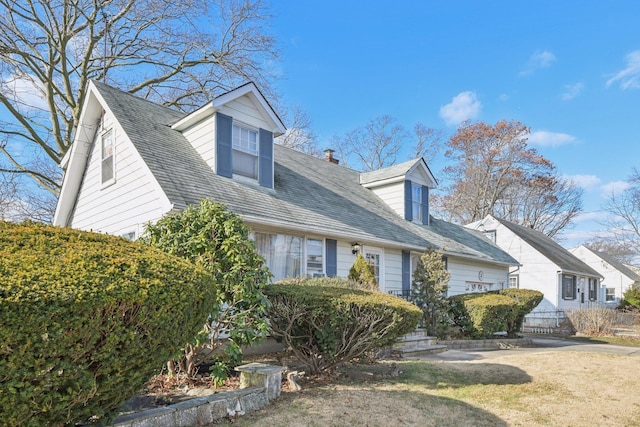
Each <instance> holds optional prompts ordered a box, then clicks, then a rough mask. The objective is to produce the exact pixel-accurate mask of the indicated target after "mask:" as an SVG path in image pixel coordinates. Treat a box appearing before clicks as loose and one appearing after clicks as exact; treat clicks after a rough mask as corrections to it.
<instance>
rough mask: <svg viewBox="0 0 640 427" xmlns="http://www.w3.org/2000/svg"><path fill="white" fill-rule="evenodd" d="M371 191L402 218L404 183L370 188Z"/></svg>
mask: <svg viewBox="0 0 640 427" xmlns="http://www.w3.org/2000/svg"><path fill="white" fill-rule="evenodd" d="M371 191H373V193H374V194H375V195H376V196H378V197H380V199H382V201H383V202H385V203H386V204H387V205H388V206H389V207H390V208H391V209H393V210H394V211H395V212H396V213H397V214H398V215H400V216H401V217H402V218H404V181H400V182H395V183H393V184H387V185H381V186H379V187H375V188H372V189H371Z"/></svg>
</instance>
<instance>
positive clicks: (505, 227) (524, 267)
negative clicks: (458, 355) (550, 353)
mask: <svg viewBox="0 0 640 427" xmlns="http://www.w3.org/2000/svg"><path fill="white" fill-rule="evenodd" d="M466 227H468V228H471V229H474V230H478V231H481V232H483V233H484V234H485V236H487V237H488V238H489V239H491V240H493V241H494V242H495V243H496V244H497V245H498V246H500V247H501V248H502V249H504V250H505V251H506V252H508V253H509V254H510V255H511V256H512V257H514V258H515V259H517V260H518V262H519V263H520V264H521V265H520V266H519V267H515V268H512V269H511V271H510V273H509V287H511V288H521V289H534V290H537V291H540V292H542V293H543V294H544V299H543V301H542V302H541V303H540V304H539V305H538V306H537V307H536V308H535V309H534V310H533V311H532V312H531V314H530V315H529V316H527V318H526V320H525V326H541V327H556V326H559V325H558V322H559V320H560V318H562V317H564V315H563V312H564V311H566V310H573V309H578V308H587V307H590V306H592V305H595V304H598V303H601V302H603V301H604V297H605V295H604V289H603V288H602V286H601V285H600V280H601V279H602V276H601V275H600V273H598V272H597V271H596V270H595V269H593V268H591V267H590V266H589V265H587V264H586V263H584V262H583V261H581V260H580V259H578V258H577V257H576V256H574V255H573V254H572V253H571V252H569V251H568V250H567V249H565V248H563V247H562V246H560V245H559V244H558V243H556V242H555V241H553V240H552V239H550V238H549V237H547V236H546V235H545V234H543V233H541V232H539V231H536V230H533V229H531V228H527V227H523V226H521V225H517V224H514V223H512V222H509V221H506V220H503V219H499V218H495V217H493V216H491V215H488V216H486V217H485V218H484V219H482V220H480V221H476V222H473V223H471V224H468V225H466Z"/></svg>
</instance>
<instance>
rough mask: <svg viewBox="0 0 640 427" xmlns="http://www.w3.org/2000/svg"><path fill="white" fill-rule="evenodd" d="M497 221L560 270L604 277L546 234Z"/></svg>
mask: <svg viewBox="0 0 640 427" xmlns="http://www.w3.org/2000/svg"><path fill="white" fill-rule="evenodd" d="M496 220H497V221H499V222H500V223H501V224H502V225H504V226H505V227H507V228H508V229H509V230H511V231H513V232H514V233H515V234H516V235H518V236H519V237H520V238H521V239H522V240H524V241H525V242H527V243H528V244H530V245H531V246H532V247H533V248H534V249H535V250H537V251H538V252H540V253H541V254H542V255H544V256H545V257H546V258H547V259H549V260H550V261H551V262H553V263H554V264H556V265H557V266H558V267H559V268H560V269H562V270H564V271H569V272H573V273H582V274H585V275H587V276H594V277H602V276H601V275H600V273H598V272H597V271H596V270H594V269H593V268H591V267H589V266H588V265H587V264H585V263H584V262H582V261H581V260H580V259H579V258H578V257H576V256H575V255H573V254H572V253H571V252H569V251H568V250H566V249H565V248H563V247H562V246H560V245H559V244H558V243H556V242H555V241H553V239H551V238H549V237H548V236H546V235H545V234H544V233H541V232H539V231H537V230H534V229H532V228H527V227H523V226H521V225H518V224H514V223H512V222H509V221H507V220H504V219H500V218H496Z"/></svg>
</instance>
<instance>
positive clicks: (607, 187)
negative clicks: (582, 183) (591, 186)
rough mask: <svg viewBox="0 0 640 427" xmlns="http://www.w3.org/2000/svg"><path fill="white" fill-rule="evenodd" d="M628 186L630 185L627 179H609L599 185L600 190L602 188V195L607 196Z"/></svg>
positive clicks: (618, 192)
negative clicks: (609, 180)
mask: <svg viewBox="0 0 640 427" xmlns="http://www.w3.org/2000/svg"><path fill="white" fill-rule="evenodd" d="M629 187H630V184H629V183H628V182H627V181H611V182H608V183H606V184H604V185H602V186H600V190H602V195H603V196H605V197H609V196H611V195H612V194H613V195H617V194H620V193H622V192H623V191H624V190H626V189H627V188H629Z"/></svg>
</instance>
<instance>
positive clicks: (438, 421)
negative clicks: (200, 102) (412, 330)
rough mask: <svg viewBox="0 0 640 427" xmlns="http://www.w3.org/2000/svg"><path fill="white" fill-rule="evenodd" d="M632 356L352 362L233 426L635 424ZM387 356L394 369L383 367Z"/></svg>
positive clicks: (638, 413)
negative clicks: (335, 376)
mask: <svg viewBox="0 0 640 427" xmlns="http://www.w3.org/2000/svg"><path fill="white" fill-rule="evenodd" d="M638 362H640V358H639V357H638V356H621V355H612V354H600V353H597V354H596V353H584V352H573V351H562V352H555V351H548V352H547V351H541V352H536V353H530V354H523V353H520V354H513V353H511V354H505V355H496V357H492V358H489V359H481V360H477V361H456V362H440V361H428V360H419V361H401V362H383V363H379V364H376V365H354V366H350V367H349V368H348V369H345V370H343V375H341V376H340V377H339V378H338V379H337V380H336V381H333V382H331V383H329V382H327V383H322V384H315V385H314V384H312V383H307V384H305V385H304V388H303V390H302V391H301V392H298V393H283V395H282V397H281V398H279V399H278V400H276V402H275V403H273V404H272V405H270V406H268V407H266V408H264V409H262V410H260V411H258V412H257V413H254V414H251V415H248V416H245V417H241V418H239V419H236V420H234V424H235V425H237V426H263V425H278V426H322V427H324V426H345V425H358V426H389V425H395V426H403V425H406V426H410V425H416V426H417V425H419V426H583V425H598V426H637V425H639V421H638V420H640V395H639V394H638V390H640V370H639V369H637V368H636V367H637V366H638ZM391 363H397V366H398V367H399V368H400V370H401V371H402V373H400V374H399V375H398V376H397V377H395V376H393V375H388V374H387V373H388V372H391V371H393V369H392V367H391V366H390V364H391Z"/></svg>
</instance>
